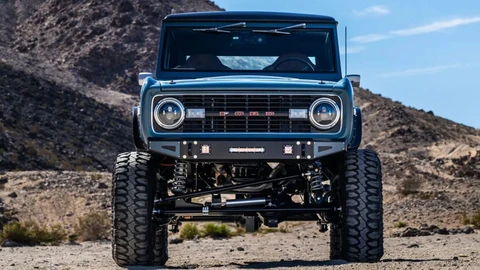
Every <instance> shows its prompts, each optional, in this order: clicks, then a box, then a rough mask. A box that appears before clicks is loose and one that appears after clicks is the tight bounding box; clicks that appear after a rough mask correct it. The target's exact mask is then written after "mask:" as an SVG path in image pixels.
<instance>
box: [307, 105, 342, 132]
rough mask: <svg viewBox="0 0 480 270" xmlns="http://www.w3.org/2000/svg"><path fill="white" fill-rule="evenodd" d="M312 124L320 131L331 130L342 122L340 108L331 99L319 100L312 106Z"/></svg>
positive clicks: (310, 112)
mask: <svg viewBox="0 0 480 270" xmlns="http://www.w3.org/2000/svg"><path fill="white" fill-rule="evenodd" d="M309 115H310V122H311V123H312V125H314V126H315V127H316V128H318V129H323V130H326V129H331V128H332V127H334V126H335V125H336V124H337V123H338V121H339V120H340V108H339V107H338V105H337V103H336V102H335V101H333V100H332V99H330V98H319V99H317V100H315V101H314V102H313V103H312V105H311V106H310V110H309Z"/></svg>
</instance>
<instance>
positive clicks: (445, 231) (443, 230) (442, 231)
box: [437, 228, 448, 235]
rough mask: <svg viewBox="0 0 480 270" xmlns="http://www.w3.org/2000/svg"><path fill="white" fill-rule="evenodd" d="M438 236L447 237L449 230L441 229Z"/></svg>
mask: <svg viewBox="0 0 480 270" xmlns="http://www.w3.org/2000/svg"><path fill="white" fill-rule="evenodd" d="M437 233H438V234H441V235H447V234H448V230H447V229H446V228H443V229H439V230H438V232H437Z"/></svg>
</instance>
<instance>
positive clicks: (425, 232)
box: [418, 230, 433, 236]
mask: <svg viewBox="0 0 480 270" xmlns="http://www.w3.org/2000/svg"><path fill="white" fill-rule="evenodd" d="M432 234H433V233H432V232H430V231H428V230H421V231H420V232H419V233H418V236H429V235H432Z"/></svg>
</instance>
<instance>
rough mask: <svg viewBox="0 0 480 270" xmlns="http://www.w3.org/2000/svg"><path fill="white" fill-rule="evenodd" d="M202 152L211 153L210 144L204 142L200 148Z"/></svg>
mask: <svg viewBox="0 0 480 270" xmlns="http://www.w3.org/2000/svg"><path fill="white" fill-rule="evenodd" d="M200 154H202V155H210V145H208V144H203V145H202V147H201V148H200Z"/></svg>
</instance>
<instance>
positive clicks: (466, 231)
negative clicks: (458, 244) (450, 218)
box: [462, 226, 475, 234]
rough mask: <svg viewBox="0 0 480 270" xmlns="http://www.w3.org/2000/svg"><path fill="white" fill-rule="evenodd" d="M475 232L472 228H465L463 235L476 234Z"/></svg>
mask: <svg viewBox="0 0 480 270" xmlns="http://www.w3.org/2000/svg"><path fill="white" fill-rule="evenodd" d="M474 232H475V231H474V230H473V228H472V227H468V226H467V227H465V228H463V229H462V233H465V234H471V233H474Z"/></svg>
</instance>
